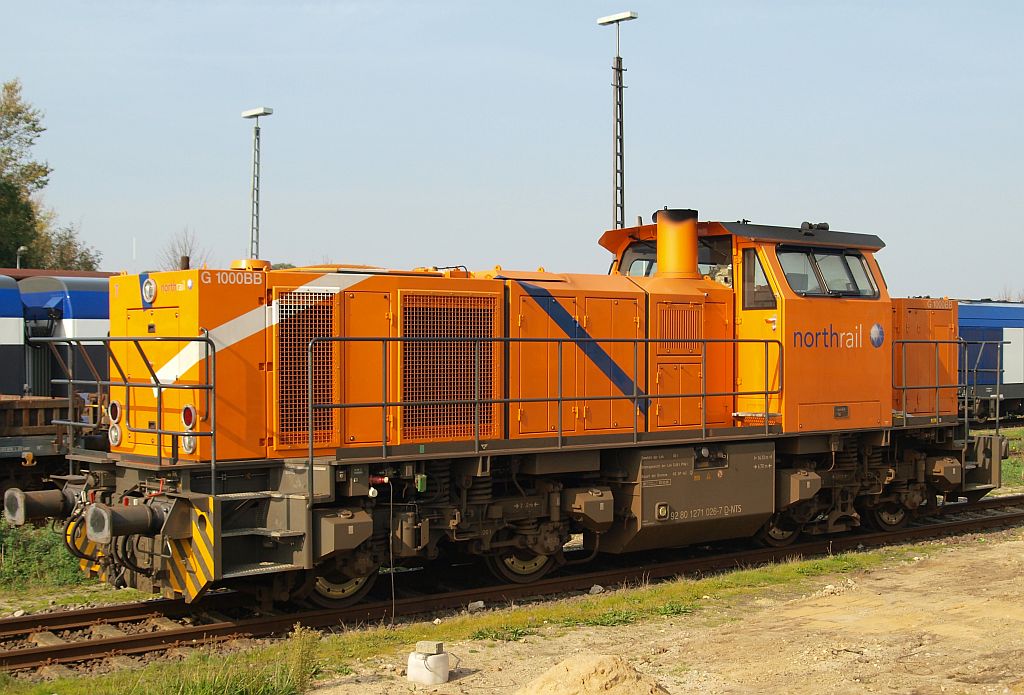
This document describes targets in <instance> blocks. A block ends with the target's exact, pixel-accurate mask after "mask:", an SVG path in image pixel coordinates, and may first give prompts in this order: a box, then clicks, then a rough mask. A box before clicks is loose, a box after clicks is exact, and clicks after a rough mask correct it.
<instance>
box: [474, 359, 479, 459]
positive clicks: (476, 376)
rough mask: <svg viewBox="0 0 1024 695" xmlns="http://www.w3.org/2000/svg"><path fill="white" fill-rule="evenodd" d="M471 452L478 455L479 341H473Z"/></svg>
mask: <svg viewBox="0 0 1024 695" xmlns="http://www.w3.org/2000/svg"><path fill="white" fill-rule="evenodd" d="M473 451H474V452H475V453H480V341H479V340H476V339H474V340H473Z"/></svg>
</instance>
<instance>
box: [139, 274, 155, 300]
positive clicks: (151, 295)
mask: <svg viewBox="0 0 1024 695" xmlns="http://www.w3.org/2000/svg"><path fill="white" fill-rule="evenodd" d="M154 299H156V280H154V279H153V278H146V281H145V282H144V283H142V300H143V301H144V302H146V303H147V304H152V303H153V300H154Z"/></svg>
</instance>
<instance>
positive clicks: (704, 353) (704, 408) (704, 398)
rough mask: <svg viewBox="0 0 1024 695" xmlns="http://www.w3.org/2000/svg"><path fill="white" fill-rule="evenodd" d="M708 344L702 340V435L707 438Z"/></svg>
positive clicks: (766, 415)
mask: <svg viewBox="0 0 1024 695" xmlns="http://www.w3.org/2000/svg"><path fill="white" fill-rule="evenodd" d="M707 356H708V344H707V343H706V342H705V341H703V340H702V341H700V437H701V439H706V438H707V436H708V416H707V412H708V410H707V405H708V396H707V393H708V376H707V375H708V365H707ZM764 412H765V421H766V422H767V419H768V409H767V408H765V411H764Z"/></svg>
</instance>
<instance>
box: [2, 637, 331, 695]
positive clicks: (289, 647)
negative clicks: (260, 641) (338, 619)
mask: <svg viewBox="0 0 1024 695" xmlns="http://www.w3.org/2000/svg"><path fill="white" fill-rule="evenodd" d="M319 647H320V633H319V632H316V631H315V630H309V629H306V628H301V627H297V628H296V629H295V631H294V632H292V634H291V635H290V636H289V638H288V639H287V640H286V641H284V642H282V643H281V644H277V645H274V646H271V647H267V648H263V649H256V650H251V651H247V652H238V653H233V654H227V655H220V654H216V653H214V652H209V651H204V652H203V653H200V654H195V655H192V656H190V657H188V658H187V659H185V660H184V661H181V662H178V663H172V662H166V663H157V664H152V665H150V666H147V667H145V668H143V669H140V670H138V671H134V672H121V673H117V674H112V675H109V676H100V677H98V678H77V679H74V680H61V681H55V682H52V683H43V684H29V683H21V682H17V681H14V680H8V681H6V682H4V681H0V685H3V686H4V692H6V693H10V694H11V695H50V694H51V693H60V694H61V695H95V694H96V693H104V694H107V693H109V694H110V695H223V694H224V693H232V694H233V695H300V693H303V692H305V691H306V690H308V689H309V687H310V686H311V685H312V683H313V679H314V678H315V677H316V676H317V674H319V673H320V672H321V669H322V663H323V662H322V661H321V658H320V654H319Z"/></svg>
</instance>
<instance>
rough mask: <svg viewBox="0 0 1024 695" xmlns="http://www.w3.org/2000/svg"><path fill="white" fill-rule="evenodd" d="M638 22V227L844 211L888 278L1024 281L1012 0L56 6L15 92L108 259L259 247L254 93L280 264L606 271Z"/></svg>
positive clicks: (222, 259)
mask: <svg viewBox="0 0 1024 695" xmlns="http://www.w3.org/2000/svg"><path fill="white" fill-rule="evenodd" d="M624 9H633V10H636V11H638V12H639V13H640V19H639V20H638V21H635V22H631V23H629V24H627V25H625V26H624V27H623V56H624V58H625V61H626V67H627V69H628V72H627V74H626V80H627V84H628V89H627V91H626V129H627V130H626V144H627V160H626V164H627V189H626V193H627V201H626V204H627V215H628V217H627V219H629V220H635V218H636V216H637V215H639V214H643V215H644V217H645V219H649V216H650V213H651V211H652V210H654V209H657V208H660V207H662V206H663V205H669V206H674V207H694V208H697V209H698V210H699V211H700V214H701V217H702V218H703V219H723V220H735V219H739V218H744V217H745V218H748V219H751V220H753V221H755V222H762V223H769V224H783V225H790V224H791V225H797V224H799V223H800V222H801V221H802V220H812V221H828V222H830V223H831V225H832V228H833V229H841V230H848V231H856V232H866V233H873V234H878V235H879V236H881V237H882V238H883V239H884V240H885V241H886V243H887V244H888V248H887V249H886V250H884V251H883V253H882V255H881V257H880V260H881V262H882V265H883V268H884V269H885V271H886V276H887V279H888V281H889V285H890V289H891V290H892V291H893V292H894V293H897V294H923V293H928V294H932V295H944V294H945V295H960V296H992V295H995V294H998V293H1000V292H1001V291H1002V290H1003V289H1004V288H1010V289H1013V290H1014V291H1024V271H1022V270H1021V266H1022V264H1024V221H1022V220H1024V190H1022V177H1021V162H1022V161H1024V136H1022V129H1024V79H1022V76H1021V69H1022V66H1024V42H1022V41H1021V30H1022V27H1024V3H1020V2H1012V1H1007V2H967V1H964V2H957V3H951V2H937V1H936V2H925V1H905V2H894V1H891V0H878V1H875V2H822V1H820V0H806V1H802V2H798V1H780V2H763V1H743V2H740V1H737V2H714V3H711V2H706V3H696V2H649V1H641V2H631V3H627V4H623V3H621V2H617V1H616V2H606V1H604V0H595V1H593V2H563V1H559V2H551V1H548V2H526V1H522V0H519V1H516V2H505V3H497V2H476V3H471V2H385V1H380V2H340V1H339V2H326V1H323V2H304V3H301V2H295V3H292V2H287V3H286V2H254V1H250V2H240V1H239V2H217V1H209V2H185V1H176V2H102V3H97V2H45V1H40V2H34V3H17V4H14V5H11V6H8V7H6V8H5V10H4V19H5V24H6V25H7V27H8V30H7V31H6V32H5V36H4V42H3V43H2V44H0V79H9V78H11V77H20V78H21V79H22V81H23V83H24V90H25V96H26V97H27V98H28V99H29V100H30V101H31V102H33V103H34V104H35V105H37V106H39V107H40V108H41V109H43V110H44V111H45V124H46V126H47V127H48V131H47V133H46V134H45V135H44V136H43V138H42V140H41V142H40V145H39V153H40V154H41V155H42V156H43V157H45V158H46V159H47V160H48V161H49V163H50V164H51V165H52V166H53V167H54V170H55V173H54V175H53V177H52V183H51V185H50V186H49V188H48V189H47V190H46V192H45V201H46V203H47V204H49V205H51V206H52V207H54V208H55V209H56V210H57V212H58V213H59V215H60V218H61V220H62V221H65V222H75V223H78V224H80V225H81V231H82V234H83V236H84V237H85V239H86V240H87V241H89V242H90V243H92V244H94V245H95V246H97V247H98V248H99V249H100V250H101V251H102V252H103V255H104V262H103V264H104V266H105V267H106V268H109V269H115V270H116V269H128V270H132V271H137V270H141V269H145V268H148V267H153V266H154V265H155V259H156V257H157V255H158V252H159V250H160V248H161V247H162V246H164V245H165V244H166V242H167V240H168V239H169V238H170V237H171V236H172V235H174V234H175V233H177V232H179V231H180V230H181V229H182V228H184V227H186V226H188V227H190V228H192V229H193V230H195V231H196V232H197V233H198V234H199V235H200V236H201V238H202V239H203V242H204V243H205V244H206V245H208V246H209V247H210V249H211V251H212V257H213V259H214V260H215V261H216V262H218V263H220V264H226V263H227V262H228V261H230V260H231V259H232V258H237V257H242V256H244V255H245V253H246V248H247V242H248V206H249V202H248V195H249V166H250V164H249V156H250V138H251V129H250V122H247V121H243V120H242V119H241V118H240V117H239V113H240V112H241V111H242V110H243V109H246V108H250V107H253V106H258V105H267V106H271V107H273V108H274V109H275V113H274V115H273V116H272V117H270V118H269V119H267V120H265V122H264V128H263V135H264V153H263V162H264V178H263V189H262V190H263V218H262V237H263V241H262V252H263V253H262V254H261V255H262V256H263V257H265V258H268V259H270V260H272V261H289V262H292V263H296V264H302V263H311V262H321V261H325V260H329V261H333V262H346V263H348V262H351V263H372V264H377V265H384V266H390V267H410V266H416V265H432V264H434V265H453V264H466V265H468V266H470V267H474V268H483V267H491V266H493V265H494V264H501V265H502V266H504V267H506V268H514V267H519V268H524V267H525V268H533V267H536V266H538V265H543V266H545V267H547V268H548V269H550V270H568V271H592V272H604V270H605V269H606V268H607V262H608V259H607V255H606V253H605V252H604V251H603V250H602V249H600V248H599V247H598V246H597V245H596V238H597V237H598V236H599V234H600V233H601V232H602V231H603V230H604V229H605V228H606V227H607V226H608V225H609V224H610V217H611V210H610V207H611V206H610V178H611V172H610V169H611V161H610V159H611V157H610V154H611V90H610V80H611V75H610V72H611V71H610V62H611V58H612V54H613V38H614V36H613V33H614V32H613V31H612V30H610V29H608V28H602V27H598V26H596V24H595V21H594V20H595V19H596V18H597V17H598V16H600V15H603V14H609V13H612V12H616V11H620V10H624ZM133 238H135V239H136V241H137V258H136V259H134V260H133V258H132V239H133Z"/></svg>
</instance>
